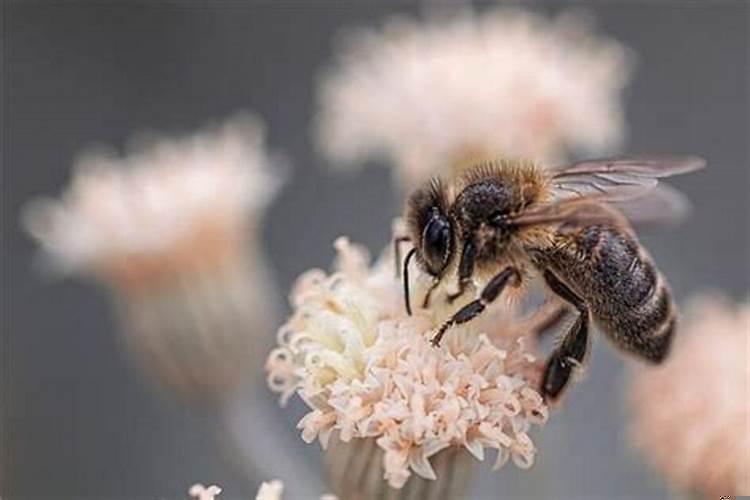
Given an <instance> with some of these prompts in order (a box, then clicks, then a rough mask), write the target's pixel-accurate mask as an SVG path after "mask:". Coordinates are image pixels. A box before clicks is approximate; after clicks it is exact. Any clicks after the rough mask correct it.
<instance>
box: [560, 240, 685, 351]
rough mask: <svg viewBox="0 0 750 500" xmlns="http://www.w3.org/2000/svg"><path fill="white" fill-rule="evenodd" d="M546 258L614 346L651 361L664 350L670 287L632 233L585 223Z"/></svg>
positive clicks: (670, 329) (672, 318)
mask: <svg viewBox="0 0 750 500" xmlns="http://www.w3.org/2000/svg"><path fill="white" fill-rule="evenodd" d="M571 237H573V238H572V239H573V240H574V241H575V243H574V244H573V245H568V246H566V248H567V249H568V250H566V251H563V252H555V254H554V256H553V257H552V258H551V259H549V260H548V263H549V264H552V267H553V268H555V269H556V270H557V272H558V274H559V276H560V277H561V278H563V279H564V280H565V281H567V282H568V283H569V284H570V285H571V286H572V287H573V288H575V289H577V290H578V291H579V293H580V294H581V295H582V297H583V298H584V299H585V300H586V302H587V304H588V307H589V310H590V312H591V315H592V317H593V319H594V321H595V322H596V323H597V324H598V325H599V326H600V328H601V330H603V333H605V335H607V336H608V337H609V338H610V339H611V340H612V341H613V342H614V343H615V344H616V345H617V346H618V347H620V348H621V349H623V350H626V351H628V352H631V353H633V354H635V355H637V356H639V357H641V358H644V359H647V360H649V361H651V362H654V363H659V362H661V361H662V360H663V359H664V358H665V357H666V355H667V354H668V352H669V346H670V344H671V339H672V336H673V334H674V330H675V326H676V311H675V305H674V303H673V301H672V296H671V293H670V291H669V287H668V286H667V284H666V281H665V279H664V277H663V276H662V275H661V274H660V273H659V271H658V270H657V269H656V266H655V265H654V263H653V261H652V260H651V258H650V257H649V256H648V255H647V254H646V252H645V250H644V249H643V248H642V247H641V245H640V244H639V243H638V241H637V240H636V239H635V237H634V236H632V235H631V234H629V233H627V232H625V231H623V230H620V229H619V228H616V227H611V226H590V227H587V228H584V229H582V230H581V231H580V232H579V233H577V234H575V235H573V234H570V233H569V234H568V235H567V237H566V239H567V240H568V243H570V242H571V240H570V238H571Z"/></svg>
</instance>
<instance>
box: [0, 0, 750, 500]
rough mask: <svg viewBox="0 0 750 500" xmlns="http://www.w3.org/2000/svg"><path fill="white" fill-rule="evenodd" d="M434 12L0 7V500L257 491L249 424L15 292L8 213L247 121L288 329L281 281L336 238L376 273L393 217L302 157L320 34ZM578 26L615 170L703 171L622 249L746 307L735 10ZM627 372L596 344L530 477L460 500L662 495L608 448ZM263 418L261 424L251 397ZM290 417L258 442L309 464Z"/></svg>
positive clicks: (97, 318) (704, 9) (84, 286)
mask: <svg viewBox="0 0 750 500" xmlns="http://www.w3.org/2000/svg"><path fill="white" fill-rule="evenodd" d="M435 7H436V5H435V4H430V3H429V2H427V3H423V4H414V3H386V2H370V1H368V2H335V1H325V2H323V1H313V2H213V3H203V2H193V1H186V2H183V3H179V2H171V3H167V2H155V3H146V2H143V3H141V2H137V3H136V2H128V3H114V2H103V3H100V4H97V3H93V2H92V3H85V2H66V3H59V4H55V3H48V2H28V3H27V2H11V3H7V2H4V3H3V5H2V51H3V54H2V55H3V60H2V68H0V70H1V71H2V90H3V93H2V98H3V101H2V132H3V133H2V138H3V143H2V152H3V157H2V158H3V165H2V174H3V177H2V182H1V185H2V189H3V194H2V226H3V235H2V241H3V250H2V251H3V254H2V255H3V259H2V262H3V267H2V285H3V287H2V296H3V300H2V304H3V311H2V315H3V316H2V343H1V344H0V345H1V346H2V360H1V362H2V371H1V373H0V384H1V385H2V401H1V402H0V412H2V413H1V417H2V436H1V437H2V442H1V443H0V444H1V446H2V462H1V463H0V465H1V466H2V474H0V481H2V489H3V491H2V492H0V493H1V494H2V496H3V498H6V497H7V498H14V499H15V498H19V499H20V498H55V499H57V498H60V499H62V498H71V499H73V498H123V499H140V498H143V499H156V498H170V499H171V498H184V497H185V496H186V495H185V492H186V490H187V488H188V487H189V486H190V484H192V483H193V482H195V481H202V482H205V483H217V484H220V485H222V486H223V488H224V491H225V493H224V495H223V496H222V498H240V497H243V496H244V497H246V498H249V497H251V494H252V492H253V491H254V490H255V488H256V487H257V484H258V483H259V482H260V481H261V480H265V479H271V478H270V477H257V474H256V473H255V472H254V471H253V469H252V468H250V467H247V466H244V465H243V463H244V462H243V460H242V459H237V458H238V457H240V456H241V455H242V454H243V453H249V452H248V451H243V450H251V449H254V448H253V446H252V443H249V444H248V443H247V442H246V439H247V438H246V437H243V435H242V432H241V428H242V426H243V425H244V426H247V427H248V428H250V427H252V426H254V425H256V424H262V423H256V422H254V421H252V420H245V421H242V420H241V417H237V416H234V417H232V418H233V421H234V427H233V428H232V429H231V430H228V425H227V424H226V423H225V421H224V420H222V419H218V418H217V417H216V416H215V415H214V414H213V413H212V412H211V411H210V410H211V409H207V411H206V412H205V414H201V413H195V412H191V411H188V409H187V408H186V407H184V406H182V405H181V404H180V403H178V402H176V401H175V400H173V399H170V398H165V397H163V395H162V394H161V393H160V392H159V391H158V390H156V389H154V388H153V387H152V386H151V385H150V384H148V383H147V381H146V380H145V379H143V378H142V377H141V376H140V375H138V373H136V372H135V370H134V369H133V366H132V365H131V363H130V362H129V360H128V358H127V357H126V356H125V355H123V352H122V349H121V342H120V340H119V339H118V325H117V323H116V321H115V318H114V316H113V314H112V309H111V305H110V304H109V302H108V300H107V299H106V297H105V296H104V294H102V293H101V290H100V289H98V288H97V287H95V286H91V284H89V283H85V282H81V281H77V280H65V281H63V280H51V279H49V278H48V277H45V276H44V275H41V274H40V273H38V272H36V271H35V269H34V266H33V264H34V254H35V252H34V250H35V246H34V244H33V243H32V241H31V240H30V239H29V238H28V237H27V236H26V235H25V234H24V233H23V232H22V231H21V230H20V228H19V225H18V216H19V209H20V207H21V206H22V204H23V202H25V201H26V200H28V199H29V198H31V197H33V196H37V195H40V194H56V193H58V192H59V191H60V189H61V188H62V187H63V186H64V185H65V184H66V182H67V180H68V179H69V174H70V167H71V164H72V162H73V160H74V158H75V156H76V154H77V153H78V152H80V150H81V149H82V148H86V147H88V146H91V145H92V144H97V143H104V144H111V145H114V146H116V147H121V146H122V145H123V144H124V143H125V142H126V140H127V139H128V138H129V137H130V136H131V135H132V133H133V132H134V131H140V130H144V129H145V130H149V129H150V130H157V131H164V132H168V133H181V132H190V131H192V130H194V129H197V128H199V127H201V126H202V125H203V124H205V123H206V122H207V121H210V120H216V119H221V118H223V117H225V116H227V115H230V114H232V113H233V112H234V111H236V110H238V109H250V110H254V111H256V112H257V113H259V114H260V115H261V116H262V117H263V118H264V119H265V121H266V124H267V127H268V136H269V141H270V145H271V147H272V148H275V149H278V150H281V151H283V152H284V153H285V155H286V157H287V159H288V160H289V164H290V165H291V166H292V168H293V176H292V177H291V178H290V181H289V182H288V183H287V185H286V186H285V188H284V189H283V191H282V193H281V195H280V196H279V197H278V198H277V199H276V201H275V203H274V204H273V206H272V207H271V210H270V214H269V215H268V217H267V224H266V227H265V229H264V235H263V241H264V247H265V250H266V252H267V254H268V255H269V257H270V264H271V266H272V268H271V272H272V273H273V274H274V275H275V277H276V278H277V283H278V286H277V290H269V293H272V294H274V300H275V301H276V302H277V303H278V304H279V307H280V308H282V309H283V310H284V311H288V306H287V305H286V302H285V297H284V294H283V293H281V292H283V291H285V290H288V289H289V287H290V285H291V283H292V281H293V279H294V278H295V277H296V276H297V275H298V274H299V273H300V272H302V271H304V270H306V269H308V268H311V267H316V266H327V265H328V264H329V262H330V259H331V258H332V256H333V250H332V248H331V243H332V242H333V240H334V239H335V238H336V237H337V236H339V235H342V234H345V235H349V236H350V237H352V239H353V240H355V241H360V242H363V243H365V244H366V245H367V246H369V247H370V249H371V250H373V251H376V250H378V249H380V248H381V247H382V246H383V244H384V243H385V242H386V241H387V239H388V237H389V234H390V221H391V218H392V217H393V216H394V215H396V214H397V213H398V212H399V210H400V207H399V201H398V194H397V192H396V191H395V190H394V188H393V186H392V183H391V182H390V178H389V176H390V172H389V171H388V170H387V169H384V168H379V167H378V166H377V165H375V164H374V163H370V164H368V165H367V166H366V168H364V169H363V170H361V171H359V172H355V173H353V174H352V175H349V176H343V177H342V176H339V175H335V174H334V173H333V172H331V171H330V170H329V169H327V168H326V166H325V162H324V160H322V159H321V158H320V157H319V156H317V155H316V153H315V148H314V146H313V144H312V140H311V134H310V124H311V119H312V117H313V114H314V109H315V108H314V97H315V84H316V82H317V78H318V75H319V74H320V71H321V69H322V68H323V67H324V66H325V64H327V63H328V62H329V61H330V59H331V56H332V47H333V43H334V39H335V36H334V35H335V33H336V31H337V30H338V28H340V27H342V26H351V25H355V26H356V25H362V26H370V25H373V24H379V23H380V22H381V20H383V19H384V18H385V17H386V16H388V15H390V14H393V13H398V12H403V13H412V14H419V13H420V12H421V11H424V10H425V9H429V8H435ZM438 7H439V6H438ZM444 7H445V6H444V5H443V6H442V7H441V8H444ZM530 7H531V8H533V9H534V10H538V11H541V12H557V11H559V10H560V8H561V6H560V5H557V4H551V3H544V4H531V5H530ZM579 7H580V8H584V7H585V8H586V9H587V10H589V11H590V12H592V13H593V15H594V16H595V19H596V22H597V26H598V28H599V31H600V32H602V33H605V34H607V35H609V36H612V37H614V38H615V39H617V40H619V41H621V42H623V43H624V44H626V45H627V46H629V47H630V48H632V49H633V50H634V52H635V53H636V55H637V66H636V68H635V73H634V78H633V81H632V84H631V85H630V87H629V89H628V91H627V94H626V100H625V109H626V119H627V122H628V124H629V139H628V141H627V145H626V148H625V149H626V151H628V152H631V153H658V152H665V153H666V152H671V153H695V154H699V155H702V156H704V157H706V158H707V159H708V162H709V168H708V169H707V170H705V171H703V172H700V173H697V174H694V175H689V176H685V177H684V178H677V179H675V180H674V182H673V183H672V184H673V185H675V186H677V187H679V188H680V189H682V190H683V191H684V192H686V193H687V194H688V195H689V197H690V198H691V199H692V201H693V203H694V205H695V207H694V213H693V215H692V217H691V218H690V219H689V220H688V222H687V223H685V224H683V225H682V226H680V227H678V228H676V229H674V230H670V231H669V232H663V231H662V232H652V233H648V234H645V235H644V236H643V240H644V242H645V243H646V244H647V246H648V247H649V249H650V250H651V252H652V254H653V255H654V257H655V260H656V262H657V263H658V264H659V265H660V267H661V268H662V270H663V271H664V272H665V274H666V275H667V276H668V277H669V280H670V282H671V284H672V287H673V289H674V291H675V294H676V296H677V297H678V298H679V299H684V298H685V297H687V296H688V295H690V294H691V293H693V292H697V291H701V290H705V289H721V290H725V291H726V292H727V293H728V294H730V295H731V296H733V297H735V298H737V299H741V298H743V297H746V296H747V293H748V276H750V264H749V261H748V255H750V251H749V250H750V249H749V248H748V247H749V245H748V230H749V227H750V224H749V223H748V222H749V221H748V217H749V216H750V215H749V214H750V206H749V202H748V195H747V193H748V188H750V183H749V182H748V180H749V179H748V172H750V158H749V157H748V156H749V155H748V139H749V138H750V130H749V129H748V109H750V108H749V106H750V99H749V97H748V92H749V91H748V89H749V88H750V82H749V81H748V73H749V72H748V68H749V59H748V56H749V55H750V54H749V53H748V34H749V30H748V24H749V15H750V12H749V10H748V5H747V4H746V3H745V2H740V1H738V2H712V3H708V4H704V3H701V2H660V3H658V4H656V5H648V4H646V3H643V2H633V3H629V2H602V3H596V4H585V5H580V4H579ZM479 8H480V9H481V8H484V6H483V5H480V6H479ZM272 336H273V332H269V339H271V338H272ZM270 342H271V340H269V345H270ZM627 364H628V362H627V361H625V360H623V358H621V357H620V356H618V355H616V353H615V352H614V351H613V349H612V348H611V347H610V346H608V345H607V344H606V343H605V342H603V341H602V340H601V339H596V341H595V349H594V353H593V356H592V363H591V367H590V370H589V374H588V377H587V378H586V379H585V380H584V381H583V382H582V383H581V384H579V385H578V386H577V387H576V388H575V389H574V391H573V393H572V394H571V397H570V399H569V401H568V403H567V404H566V407H565V408H564V411H563V412H561V413H560V414H558V415H556V416H555V417H554V418H552V419H551V421H550V423H549V424H548V425H547V426H546V427H544V428H543V429H541V430H540V431H539V432H537V436H538V438H537V439H538V445H539V449H540V455H539V457H538V460H537V465H536V466H535V468H534V470H533V471H532V472H530V473H529V472H523V471H519V470H515V469H514V468H512V467H509V468H505V469H503V470H502V471H500V472H499V473H493V472H490V471H489V467H486V466H482V467H480V468H479V469H480V471H481V472H480V473H479V474H478V476H477V484H476V487H475V491H474V494H475V496H476V497H477V498H495V497H501V496H504V497H507V498H558V499H567V498H663V497H665V496H667V495H668V494H669V492H668V489H667V487H666V485H665V484H664V483H663V482H662V481H661V480H660V479H659V478H658V477H657V476H656V475H655V474H654V473H652V472H650V471H649V469H648V468H647V467H646V466H645V465H644V464H643V463H642V462H641V460H640V459H639V458H638V456H637V455H635V454H634V453H633V452H632V451H630V450H629V448H628V446H627V442H626V441H627V439H626V434H625V426H626V418H625V417H626V415H627V409H626V408H624V404H623V403H622V398H621V397H620V392H621V391H620V388H621V385H622V381H623V378H624V377H625V374H626V373H627V372H626V369H625V368H626V365H627ZM263 397H266V399H267V402H268V405H269V408H271V407H274V403H273V399H274V398H273V396H272V395H271V394H265V395H264V396H263ZM238 405H239V406H240V407H241V405H242V403H238ZM236 411H237V412H238V414H239V415H241V414H242V410H241V409H240V410H236ZM300 415H301V408H300V407H299V406H296V407H295V406H293V407H292V408H291V409H289V410H287V411H284V412H282V411H281V410H278V419H279V420H283V421H288V425H286V426H285V428H286V429H288V432H287V435H283V436H278V437H274V438H273V439H278V446H279V447H290V446H297V447H298V448H297V449H298V450H299V451H295V453H299V454H300V455H301V456H306V457H309V458H310V459H312V460H315V457H316V456H317V448H316V447H317V445H304V444H303V443H302V442H301V441H300V440H298V439H296V437H295V432H296V431H294V423H295V422H296V419H297V418H299V416H300ZM238 418H240V422H241V424H240V425H238V424H237V419H238ZM237 428H239V429H240V431H239V432H237ZM232 433H233V434H232ZM248 435H249V433H248ZM219 436H222V437H219ZM222 440H229V441H231V442H232V444H233V445H234V446H233V450H234V451H233V452H232V453H229V454H234V455H236V456H235V457H234V458H235V460H231V459H230V460H228V459H227V455H228V453H227V452H226V449H225V448H226V447H223V448H222V446H220V445H218V444H217V442H219V441H222ZM222 450H223V451H222ZM271 452H273V449H272V450H271ZM284 479H286V480H287V482H288V483H289V484H290V488H291V493H292V495H291V498H303V497H305V495H306V494H307V495H309V496H311V497H313V496H315V495H317V494H319V493H321V492H322V491H305V490H304V488H296V489H295V487H294V478H291V477H287V478H284Z"/></svg>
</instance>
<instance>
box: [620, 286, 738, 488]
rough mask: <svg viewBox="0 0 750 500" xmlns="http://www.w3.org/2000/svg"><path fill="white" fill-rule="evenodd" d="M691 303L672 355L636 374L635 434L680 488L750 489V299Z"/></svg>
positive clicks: (633, 396) (632, 395) (652, 459)
mask: <svg viewBox="0 0 750 500" xmlns="http://www.w3.org/2000/svg"><path fill="white" fill-rule="evenodd" d="M688 310H690V311H691V313H690V315H689V317H687V318H686V319H685V320H684V321H683V322H682V323H683V325H684V330H685V331H684V332H682V333H681V334H680V336H679V337H678V341H677V342H676V345H675V346H674V351H673V353H672V354H671V355H670V358H669V359H668V360H667V361H666V363H665V364H664V365H661V366H658V367H651V368H646V367H643V368H641V369H640V372H639V373H638V374H637V376H636V377H635V379H634V380H633V383H632V386H631V388H630V394H629V396H630V403H631V405H632V408H633V422H632V427H631V435H632V438H633V440H634V442H635V444H636V445H637V446H638V447H639V448H640V450H641V451H642V452H643V455H644V456H645V457H646V458H647V459H648V460H649V461H650V462H652V463H653V464H654V465H655V466H656V468H657V469H658V470H659V471H660V472H661V473H662V474H664V475H665V476H666V478H667V479H668V480H669V481H670V482H671V483H672V484H673V485H674V486H675V487H677V488H679V489H682V490H695V491H697V492H701V493H703V494H705V495H706V496H707V498H719V497H720V496H721V495H750V400H749V399H748V395H750V304H747V303H746V304H744V305H739V306H737V305H733V304H731V303H730V302H729V301H728V300H727V299H723V298H720V297H703V298H700V299H698V300H696V301H695V302H694V303H693V305H692V307H690V308H689V309H688Z"/></svg>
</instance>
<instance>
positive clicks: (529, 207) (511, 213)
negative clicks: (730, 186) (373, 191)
mask: <svg viewBox="0 0 750 500" xmlns="http://www.w3.org/2000/svg"><path fill="white" fill-rule="evenodd" d="M704 165H705V162H704V161H703V160H702V159H700V158H696V157H665V158H634V159H613V160H596V161H585V162H582V163H577V164H574V165H570V166H566V167H562V168H556V169H548V168H541V167H539V166H537V165H535V164H532V163H528V162H518V161H506V160H499V161H490V162H485V163H481V164H477V165H475V166H473V167H471V168H469V169H468V170H467V171H466V173H465V174H463V175H462V176H460V177H458V178H456V179H454V180H453V181H451V182H449V183H445V182H443V181H441V180H440V179H437V178H436V179H433V180H432V181H430V182H429V183H427V184H426V185H424V186H423V187H421V188H419V189H417V190H416V191H414V192H413V193H412V194H411V195H410V196H409V198H408V200H407V205H406V213H405V220H406V227H407V233H408V236H406V235H405V236H403V237H401V238H400V239H401V240H408V241H410V242H411V243H412V245H413V248H412V249H411V250H410V251H409V253H408V255H407V256H406V259H405V260H404V261H403V279H404V294H405V301H406V310H407V312H408V313H409V314H411V304H410V297H409V276H408V270H409V261H410V259H411V258H412V257H414V258H415V259H416V261H417V263H418V266H419V268H420V269H421V270H423V271H424V272H426V273H427V274H429V275H430V276H432V277H433V285H432V287H431V288H430V289H429V290H428V291H427V293H426V294H425V297H424V300H423V302H422V306H423V307H425V308H427V307H429V306H430V300H431V294H432V292H433V290H434V289H435V288H436V287H437V286H438V285H439V284H440V283H441V282H443V281H445V280H446V278H447V277H448V276H454V277H455V278H456V279H455V283H454V290H453V291H452V292H450V293H446V294H445V300H447V301H448V302H453V301H454V300H455V299H457V298H458V297H460V296H461V295H463V294H464V293H465V292H466V290H467V289H468V288H469V287H474V286H475V283H476V282H477V281H481V282H482V283H483V286H482V288H481V291H479V293H478V296H477V298H476V299H475V300H472V301H470V302H468V303H466V305H464V306H463V307H461V308H459V309H458V310H457V311H456V312H455V313H454V314H453V315H452V316H451V317H450V318H449V319H448V320H447V321H445V323H443V324H442V326H441V327H440V328H439V329H438V330H437V332H436V333H435V335H434V337H433V338H432V343H433V344H434V345H436V346H437V345H439V344H440V341H441V339H442V337H443V335H444V334H445V332H446V331H447V330H448V329H449V328H450V327H451V326H453V325H457V324H461V323H466V322H468V321H470V320H472V319H473V318H475V317H477V316H478V315H479V314H480V313H482V311H484V309H485V308H486V307H487V306H488V305H489V304H490V303H491V302H492V301H494V300H495V299H496V298H497V297H498V296H500V295H501V293H502V292H503V290H504V289H505V288H506V287H508V286H514V287H518V286H520V285H521V284H522V283H524V282H527V281H528V279H527V278H529V279H530V278H532V277H534V276H541V277H542V278H543V280H544V283H546V286H547V288H548V289H549V290H550V291H551V292H553V293H554V294H556V295H557V296H558V297H560V298H561V299H562V300H563V301H564V302H565V303H567V304H569V305H570V306H572V308H573V309H575V310H576V311H577V312H578V315H577V318H576V320H575V323H574V324H573V325H572V326H571V327H570V328H569V330H568V331H567V332H566V333H565V334H564V336H563V337H562V338H561V341H560V342H559V344H558V345H557V347H556V348H555V349H554V351H553V352H552V353H551V354H550V356H549V358H548V360H547V362H546V365H545V369H544V374H543V377H542V382H541V387H540V391H541V394H542V396H543V397H544V398H545V400H548V401H554V400H556V399H557V398H559V396H560V395H561V394H562V393H563V390H564V389H565V388H566V386H567V385H568V383H569V381H570V379H571V376H572V374H573V373H574V370H575V369H576V368H577V367H579V366H580V365H582V364H583V363H584V362H585V360H586V359H587V355H588V351H589V345H590V341H589V324H590V323H591V322H593V323H595V324H596V325H597V326H598V327H599V329H600V330H601V331H602V332H603V333H604V334H605V335H606V336H607V337H608V338H609V340H610V341H611V342H612V343H613V344H615V346H617V347H618V348H620V349H622V350H623V351H625V352H628V353H632V354H635V355H636V356H638V357H640V358H643V359H645V360H647V361H650V362H652V363H660V362H661V361H663V360H664V358H665V357H666V356H667V354H668V352H669V346H670V343H671V339H672V337H673V335H674V332H675V326H676V310H675V305H674V302H673V300H672V297H671V294H670V291H669V287H668V285H667V282H666V280H665V279H664V277H663V276H662V275H661V273H660V272H659V270H658V269H657V268H656V266H655V265H654V263H653V261H652V260H651V257H650V256H649V255H648V253H647V251H646V250H645V249H644V248H643V246H641V244H640V243H639V241H638V239H637V237H636V234H635V232H634V230H633V229H632V226H631V225H630V222H635V223H645V222H654V221H665V220H669V219H671V218H674V217H676V216H678V215H679V214H680V213H681V212H682V211H683V209H684V206H685V203H684V202H683V200H684V199H683V198H682V197H681V196H680V195H679V193H678V192H677V191H674V190H670V189H669V188H668V186H665V185H663V184H658V179H659V178H662V177H667V176H671V175H675V174H681V173H686V172H690V171H693V170H697V169H699V168H702V167H703V166H704ZM629 221H630V222H629ZM397 246H398V243H397ZM397 258H398V257H397ZM399 265H401V263H399ZM477 277H479V278H482V279H479V280H476V279H475V278H477Z"/></svg>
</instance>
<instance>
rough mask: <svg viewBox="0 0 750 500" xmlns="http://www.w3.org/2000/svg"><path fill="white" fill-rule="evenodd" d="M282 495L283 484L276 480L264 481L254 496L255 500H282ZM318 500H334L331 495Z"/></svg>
mask: <svg viewBox="0 0 750 500" xmlns="http://www.w3.org/2000/svg"><path fill="white" fill-rule="evenodd" d="M283 493H284V483H282V482H281V481H279V480H278V479H274V480H273V481H267V482H266V481H264V482H263V483H262V484H261V485H260V489H259V490H258V494H257V495H256V496H255V500H282V499H283V498H284V497H283ZM320 500H336V497H335V496H333V495H322V496H321V497H320Z"/></svg>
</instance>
